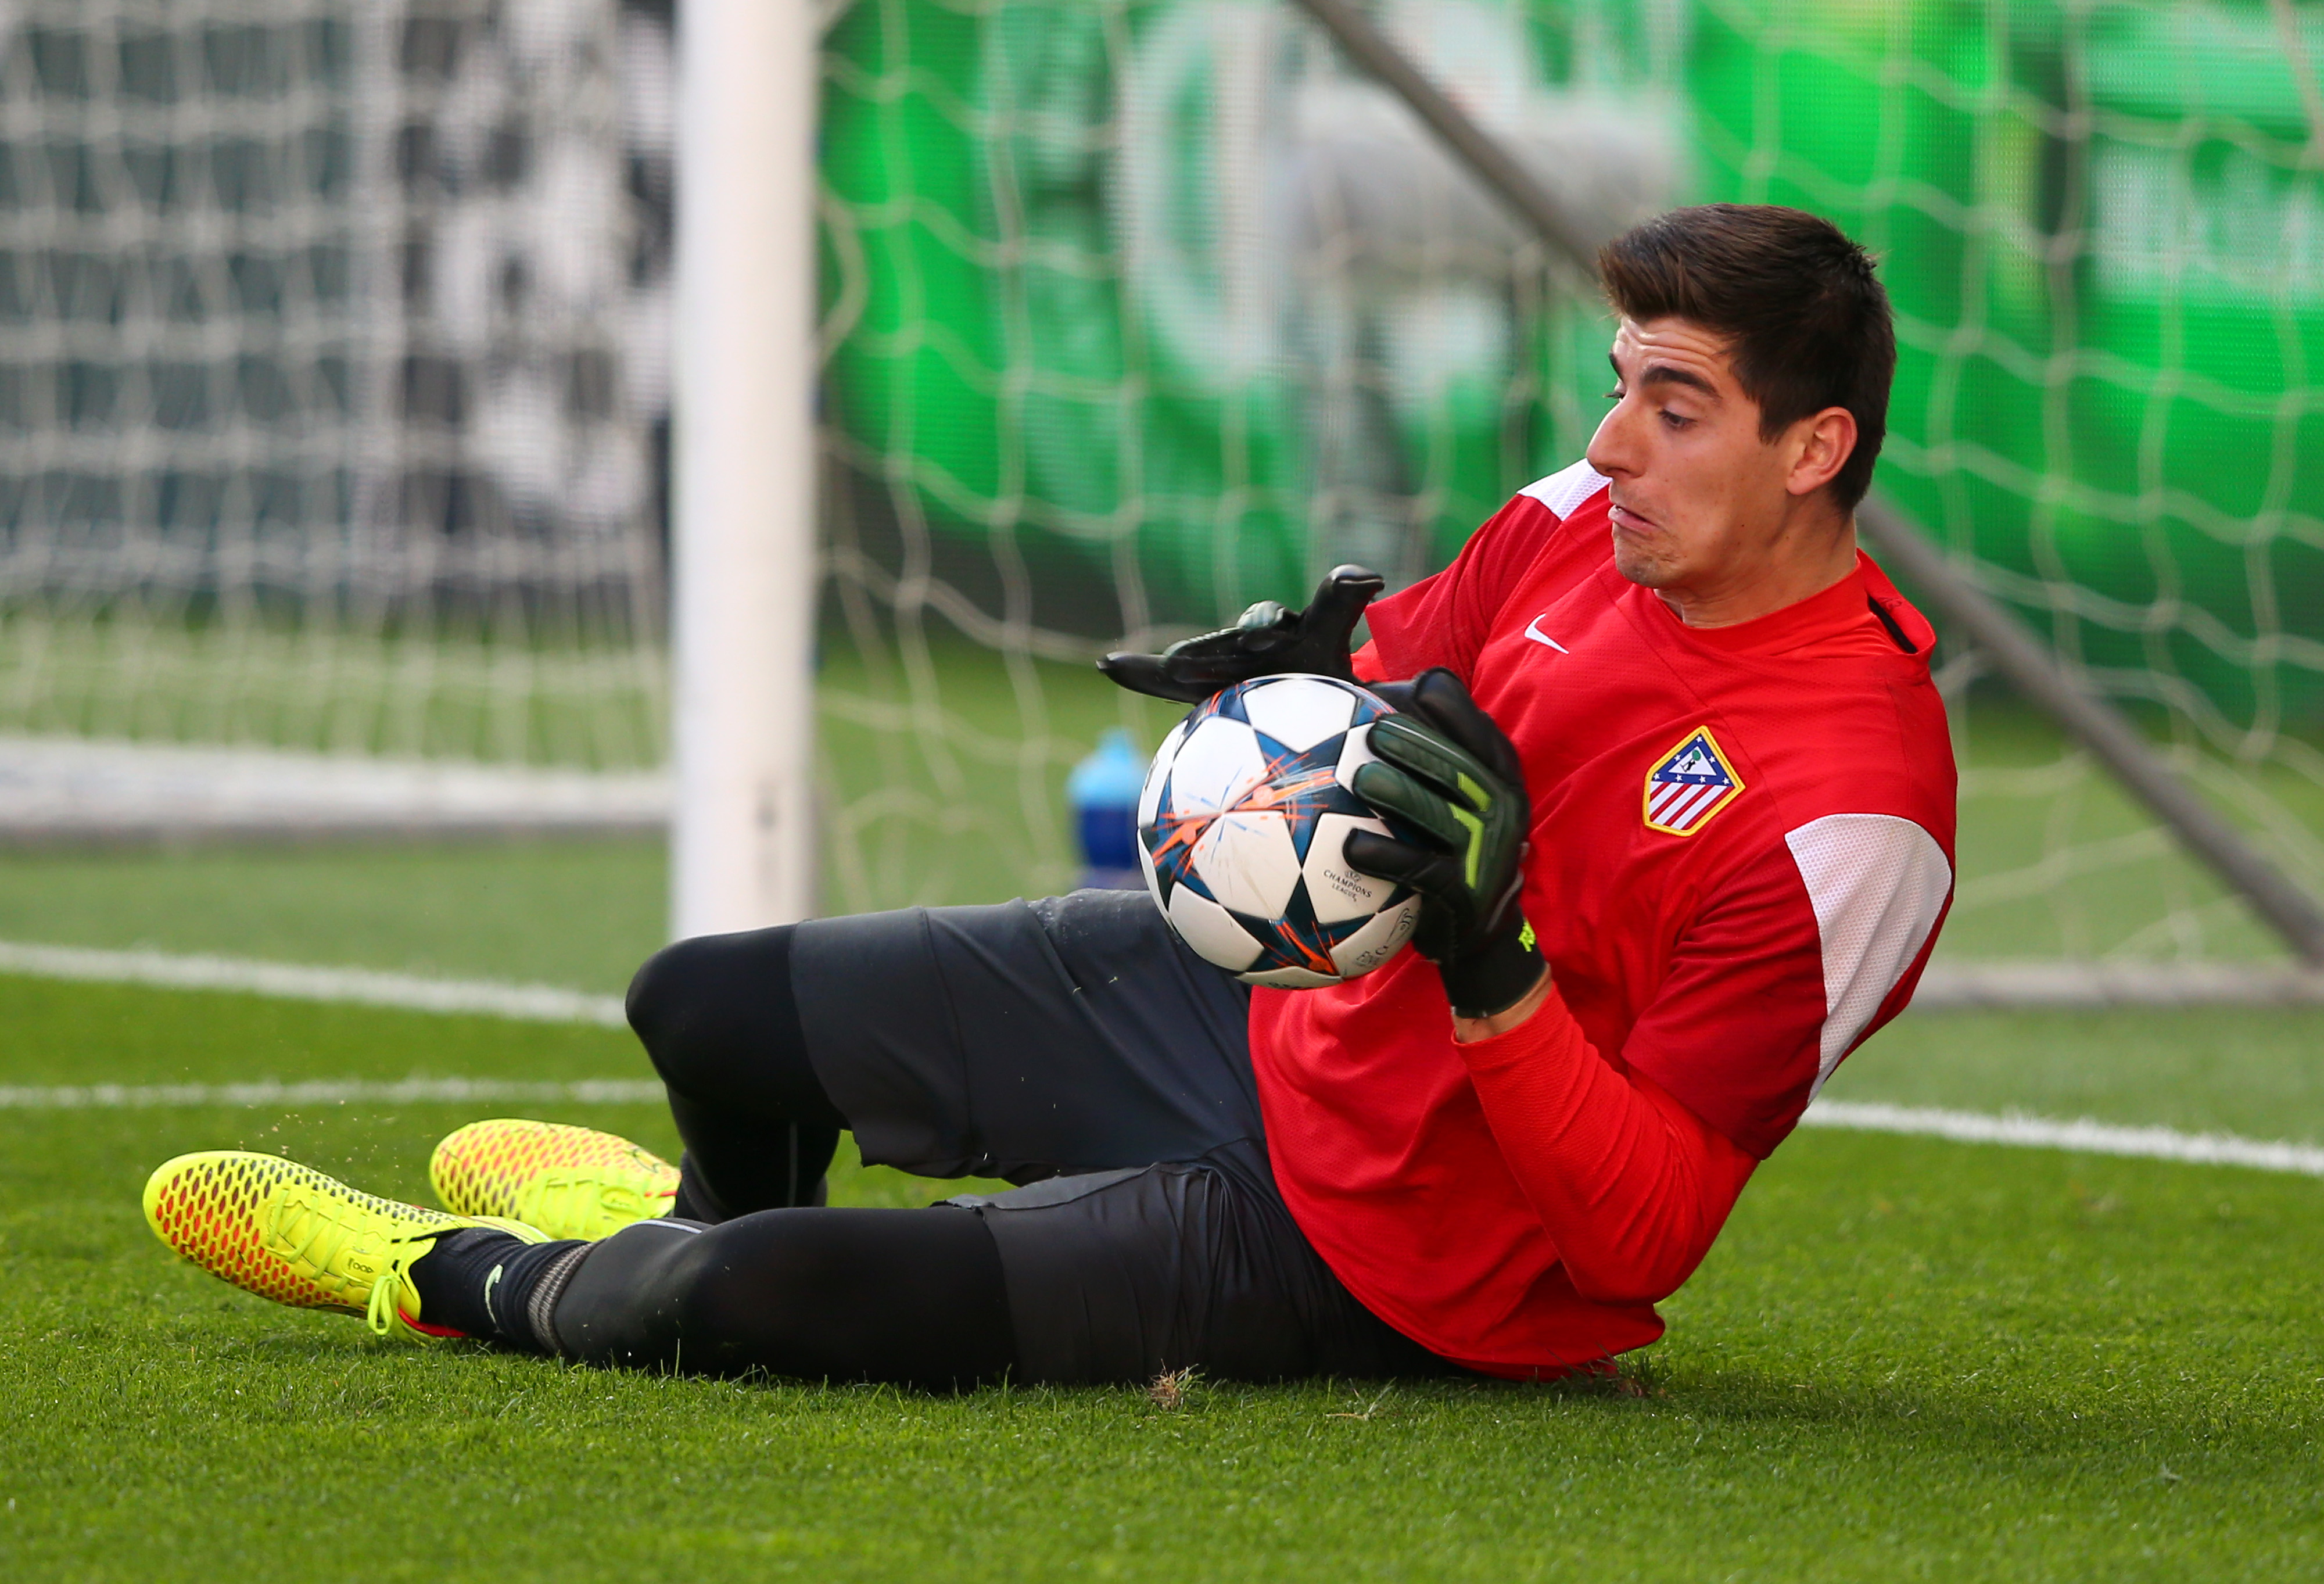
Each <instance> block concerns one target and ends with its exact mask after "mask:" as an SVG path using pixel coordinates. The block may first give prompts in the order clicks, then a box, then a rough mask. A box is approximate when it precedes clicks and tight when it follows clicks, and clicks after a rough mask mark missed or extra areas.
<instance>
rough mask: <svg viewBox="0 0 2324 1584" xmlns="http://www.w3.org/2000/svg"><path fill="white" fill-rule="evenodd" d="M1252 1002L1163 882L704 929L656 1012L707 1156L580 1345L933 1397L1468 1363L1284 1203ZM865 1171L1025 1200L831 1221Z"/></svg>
mask: <svg viewBox="0 0 2324 1584" xmlns="http://www.w3.org/2000/svg"><path fill="white" fill-rule="evenodd" d="M1248 997H1249V992H1248V991H1247V990H1244V989H1243V988H1242V987H1241V986H1240V985H1239V984H1237V983H1235V981H1232V980H1231V979H1230V978H1228V977H1227V976H1226V975H1224V974H1222V973H1220V972H1218V971H1217V970H1215V969H1213V968H1212V967H1210V966H1209V965H1208V964H1206V963H1204V962H1202V961H1201V960H1200V959H1198V958H1196V957H1194V955H1193V953H1190V952H1188V951H1187V950H1186V949H1185V946H1184V945H1183V944H1181V943H1180V942H1179V941H1178V940H1177V938H1176V935H1173V934H1172V933H1171V932H1170V930H1169V928H1168V926H1167V925H1166V924H1165V923H1164V922H1163V920H1162V919H1161V917H1160V915H1159V914H1158V913H1157V910H1156V909H1155V907H1154V906H1153V903H1152V902H1151V901H1150V900H1149V899H1148V898H1147V897H1145V896H1144V895H1143V894H1141V893H1124V892H1110V891H1084V892H1076V893H1074V895H1072V896H1068V897H1062V898H1050V899H1048V900H1046V901H1039V902H1033V903H1026V902H1021V901H1020V902H1010V903H1005V904H1001V905H1000V906H997V907H949V908H937V909H911V910H908V911H904V912H898V913H886V914H871V915H865V916H858V917H853V918H838V919H829V920H819V921H815V922H811V923H807V924H802V925H798V926H786V927H783V928H779V929H773V930H762V931H757V932H752V933H750V934H745V935H721V936H709V937H705V938H702V939H698V940H692V941H686V942H681V943H679V944H677V945H675V946H672V947H669V949H667V950H666V951H664V952H662V953H659V955H657V956H656V957H655V958H653V959H652V961H650V962H648V963H647V964H646V966H645V967H644V968H643V969H642V970H641V972H639V975H638V978H637V981H636V982H635V983H634V984H633V985H632V988H631V992H630V1016H631V1021H632V1025H633V1026H634V1027H636V1029H637V1031H638V1033H639V1036H640V1037H641V1039H642V1040H643V1042H644V1044H645V1045H646V1049H647V1051H648V1053H649V1054H650V1056H651V1057H652V1059H653V1062H654V1064H655V1066H656V1068H657V1069H658V1070H659V1073H661V1075H662V1078H663V1081H664V1082H665V1083H666V1084H667V1085H668V1086H669V1092H670V1101H671V1110H672V1112H673V1114H674V1116H675V1117H676V1119H677V1120H678V1129H679V1132H680V1134H681V1136H682V1137H684V1138H685V1140H686V1145H687V1156H686V1161H685V1165H684V1171H685V1187H684V1190H683V1191H682V1193H681V1197H680V1202H679V1210H680V1212H681V1219H679V1220H671V1221H663V1222H648V1223H645V1224H643V1225H641V1226H638V1227H633V1228H631V1229H627V1230H625V1231H623V1232H622V1233H621V1234H619V1235H618V1236H616V1237H614V1238H612V1239H607V1240H606V1241H605V1242H604V1243H602V1244H600V1245H598V1246H597V1247H596V1248H595V1249H594V1250H593V1251H592V1252H591V1254H590V1255H589V1257H587V1258H586V1260H585V1261H584V1262H583V1264H582V1266H581V1267H580V1269H579V1271H578V1273H577V1274H576V1275H575V1276H574V1278H573V1279H572V1282H571V1283H570V1285H568V1286H567V1289H566V1291H565V1294H564V1295H563V1297H562V1299H561V1300H560V1301H559V1303H558V1308H557V1311H556V1325H557V1329H558V1335H559V1337H560V1339H561V1340H563V1341H564V1343H565V1344H566V1346H567V1348H568V1349H569V1350H571V1351H573V1352H575V1353H576V1354H578V1355H580V1356H582V1357H585V1358H600V1359H604V1360H607V1361H618V1362H633V1363H667V1364H676V1365H679V1366H682V1367H687V1368H716V1369H730V1368H765V1369H770V1370H773V1371H776V1372H778V1373H785V1374H793V1375H805V1376H815V1377H844V1378H870V1379H897V1380H913V1381H920V1382H925V1383H929V1384H942V1383H945V1382H968V1381H974V1380H982V1379H988V1378H992V1377H998V1376H1000V1375H1001V1374H1004V1373H1007V1374H1010V1375H1011V1376H1013V1377H1014V1378H1017V1379H1019V1380H1023V1381H1053V1382H1094V1381H1128V1380H1145V1379H1150V1378H1151V1377H1153V1376H1155V1375H1156V1374H1157V1373H1159V1372H1162V1371H1166V1370H1172V1369H1177V1368H1185V1367H1194V1368H1200V1369H1202V1370H1203V1371H1204V1372H1205V1373H1207V1374H1210V1375H1212V1376H1213V1377H1220V1378H1233V1379H1273V1378H1281V1377H1290V1376H1300V1375H1316V1374H1331V1375H1345V1376H1383V1375H1403V1374H1415V1373H1432V1374H1433V1373H1442V1372H1443V1371H1445V1370H1447V1369H1449V1368H1452V1367H1451V1366H1449V1365H1447V1364H1446V1363H1444V1361H1443V1360H1441V1359H1439V1358H1435V1357H1434V1355H1431V1354H1429V1353H1428V1352H1426V1351H1425V1349H1421V1348H1420V1347H1419V1346H1418V1345H1417V1344H1416V1343H1414V1342H1412V1341H1410V1340H1407V1339H1406V1338H1405V1337H1403V1336H1401V1335H1400V1334H1398V1333H1397V1332H1396V1331H1393V1330H1391V1329H1390V1328H1389V1327H1388V1326H1387V1325H1385V1324H1384V1323H1382V1322H1380V1321H1379V1320H1378V1319H1376V1318H1375V1317H1374V1316H1373V1315H1372V1314H1371V1313H1370V1312H1369V1311H1367V1310H1365V1309H1364V1308H1363V1306H1362V1305H1361V1304H1360V1303H1358V1302H1357V1301H1356V1299H1355V1298H1354V1297H1353V1296H1352V1295H1351V1294H1349V1293H1348V1291H1347V1289H1346V1288H1345V1287H1343V1286H1342V1285H1341V1284H1340V1282H1339V1280H1338V1278H1337V1277H1335V1276H1334V1275H1333V1274H1332V1272H1331V1270H1330V1269H1329V1267H1328V1266H1325V1265H1324V1264H1323V1260H1322V1259H1321V1257H1318V1256H1317V1255H1316V1253H1315V1251H1314V1248H1312V1247H1311V1246H1310V1245H1309V1244H1308V1242H1307V1240H1306V1239H1305V1236H1304V1235H1303V1234H1302V1233H1301V1232H1300V1230H1299V1229H1298V1226H1297V1224H1296V1222H1295V1221H1294V1220H1293V1219H1292V1217H1291V1215H1290V1212H1289V1211H1288V1210H1287V1209H1286V1207H1285V1205H1284V1203H1283V1200H1282V1196H1281V1194H1280V1193H1278V1192H1277V1188H1276V1184H1275V1181H1274V1177H1273V1174H1272V1173H1271V1171H1270V1170H1269V1168H1268V1159H1267V1149H1266V1140H1265V1137H1264V1132H1263V1128H1262V1126H1261V1122H1260V1118H1259V1101H1258V1095H1257V1091H1256V1088H1255V1085H1254V1082H1253V1079H1252V1075H1251V1066H1250V1045H1249V1040H1248V1035H1247V1032H1246V1029H1247V1018H1248V1012H1249V999H1248ZM841 1128H847V1129H852V1130H853V1133H854V1134H855V1138H856V1143H857V1146H858V1147H859V1148H860V1149H861V1151H862V1155H863V1157H864V1159H865V1160H867V1161H870V1162H871V1163H874V1164H881V1165H895V1166H899V1167H902V1168H904V1169H906V1170H908V1171H912V1172H917V1173H920V1174H926V1175H930V1176H958V1175H964V1174H975V1175H981V1176H993V1177H1000V1178H1002V1179H1004V1180H1006V1181H1009V1182H1010V1183H1019V1184H1024V1185H1023V1186H1019V1187H1018V1188H1016V1189H1014V1190H1012V1191H1010V1192H1007V1193H993V1194H966V1195H961V1196H958V1197H956V1198H954V1199H953V1200H951V1201H948V1202H945V1204H943V1205H939V1206H936V1207H933V1208H931V1209H927V1210H919V1211H862V1210H829V1209H824V1208H820V1207H819V1192H818V1191H819V1183H820V1178H821V1176H822V1173H823V1170H824V1167H825V1165H827V1164H828V1162H829V1159H830V1155H831V1150H832V1147H833V1145H834V1144H835V1141H836V1138H837V1135H838V1131H839V1130H840V1129H841Z"/></svg>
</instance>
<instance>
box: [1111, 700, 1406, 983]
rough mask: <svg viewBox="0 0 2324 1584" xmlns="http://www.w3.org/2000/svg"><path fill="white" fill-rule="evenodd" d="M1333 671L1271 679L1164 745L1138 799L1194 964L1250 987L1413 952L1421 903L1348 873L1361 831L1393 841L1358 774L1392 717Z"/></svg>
mask: <svg viewBox="0 0 2324 1584" xmlns="http://www.w3.org/2000/svg"><path fill="white" fill-rule="evenodd" d="M1392 713H1393V712H1392V711H1391V710H1390V709H1389V708H1388V705H1386V704H1385V703H1383V702H1382V701H1381V700H1380V699H1379V697H1378V696H1376V695H1373V694H1370V693H1369V692H1366V691H1365V690H1364V689H1363V688H1361V687H1359V686H1356V685H1355V684H1353V683H1351V682H1342V681H1340V680H1338V679H1337V678H1335V677H1310V676H1300V675H1292V676H1282V677H1258V678H1255V679H1254V680H1252V681H1250V682H1244V683H1240V684H1238V685H1237V686H1233V687H1230V688H1228V689H1227V690H1226V691H1225V692H1223V693H1220V694H1216V695H1213V696H1212V697H1210V698H1209V699H1206V700H1205V701H1203V703H1202V704H1201V705H1197V706H1196V707H1195V709H1194V713H1193V714H1189V715H1188V716H1187V717H1186V718H1185V720H1184V721H1181V722H1180V723H1178V724H1177V725H1176V726H1175V727H1173V728H1171V731H1170V734H1169V736H1167V737H1166V738H1164V739H1163V740H1162V746H1161V748H1160V750H1159V751H1157V752H1156V754H1155V755H1154V768H1153V769H1149V770H1148V771H1147V773H1146V785H1145V787H1144V789H1143V791H1142V792H1141V793H1140V794H1139V800H1138V845H1139V856H1140V858H1141V859H1142V864H1141V867H1142V868H1143V869H1144V870H1145V871H1146V885H1147V889H1148V890H1150V891H1152V892H1153V894H1154V900H1155V901H1156V903H1157V904H1158V905H1159V906H1160V907H1161V909H1162V915H1163V916H1164V917H1166V918H1167V919H1168V920H1169V921H1170V926H1171V927H1172V928H1173V929H1175V930H1176V931H1177V932H1178V936H1179V938H1180V939H1181V940H1184V941H1185V943H1186V944H1188V945H1189V946H1191V947H1193V948H1194V953H1195V954H1196V955H1197V956H1200V957H1201V958H1203V960H1204V961H1205V962H1215V963H1216V964H1218V965H1219V966H1220V967H1221V968H1223V969H1226V970H1227V971H1228V972H1231V973H1232V974H1234V975H1235V976H1236V977H1237V978H1239V979H1240V980H1241V981H1243V982H1244V983H1246V984H1263V985H1273V986H1276V987H1277V988H1279V989H1284V990H1312V989H1314V987H1315V986H1317V985H1325V984H1337V983H1339V982H1340V981H1342V980H1343V979H1353V978H1354V977H1355V976H1356V975H1358V974H1360V973H1369V972H1371V971H1372V970H1373V969H1375V968H1378V967H1379V965H1380V964H1381V963H1383V962H1387V961H1388V959H1389V958H1390V957H1393V956H1395V955H1396V954H1397V953H1398V952H1399V951H1402V950H1403V949H1404V945H1405V943H1406V942H1407V941H1409V940H1410V939H1411V938H1412V931H1413V926H1415V925H1416V924H1417V923H1419V921H1420V898H1418V897H1416V896H1415V895H1414V894H1413V893H1412V892H1411V891H1410V890H1408V889H1406V888H1404V887H1402V886H1399V885H1397V884H1396V883H1395V882H1394V881H1392V880H1383V879H1374V878H1373V877H1372V876H1370V875H1368V874H1363V873H1361V872H1360V871H1358V870H1353V869H1351V868H1350V867H1349V866H1348V862H1347V860H1346V858H1345V856H1344V855H1343V854H1342V851H1341V849H1342V845H1343V844H1344V843H1346V841H1347V839H1348V833H1350V832H1351V831H1376V832H1378V833H1380V834H1381V835H1387V834H1388V833H1389V832H1388V824H1387V823H1386V822H1385V821H1383V820H1382V819H1381V818H1380V817H1379V815H1377V814H1374V813H1373V812H1372V809H1371V806H1370V805H1369V804H1367V803H1365V802H1364V800H1363V799H1362V798H1360V797H1357V796H1356V795H1355V792H1354V791H1353V789H1352V787H1351V778H1352V777H1353V776H1354V774H1355V771H1356V768H1357V767H1358V766H1359V765H1362V764H1365V763H1367V762H1369V760H1371V759H1372V758H1373V757H1374V755H1373V754H1372V751H1371V749H1370V747H1369V742H1368V738H1369V726H1370V724H1371V723H1372V722H1374V721H1376V720H1378V719H1379V717H1380V716H1382V715H1385V714H1392Z"/></svg>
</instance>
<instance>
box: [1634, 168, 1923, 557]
mask: <svg viewBox="0 0 2324 1584" xmlns="http://www.w3.org/2000/svg"><path fill="white" fill-rule="evenodd" d="M1598 276H1599V279H1600V281H1602V282H1603V283H1604V285H1605V289H1606V299H1607V300H1608V301H1609V302H1610V303H1611V304H1613V306H1614V309H1615V311H1616V312H1617V313H1619V314H1621V315H1622V316H1623V317H1624V318H1630V319H1636V320H1639V321H1642V322H1643V321H1645V320H1647V319H1660V318H1681V319H1687V320H1691V321H1692V322H1693V323H1695V324H1698V325H1701V326H1703V327H1706V328H1708V329H1711V330H1715V331H1717V332H1719V333H1720V334H1721V335H1723V336H1727V337H1728V339H1729V343H1730V345H1731V347H1732V355H1733V358H1734V363H1735V378H1736V381H1737V382H1738V383H1739V384H1740V385H1741V386H1742V387H1743V393H1744V394H1745V395H1747V396H1748V397H1750V398H1751V400H1752V401H1757V403H1758V404H1759V434H1760V437H1762V438H1764V439H1768V440H1772V439H1774V438H1775V437H1776V436H1777V435H1779V434H1781V433H1783V432H1784V429H1786V428H1789V427H1790V426H1791V425H1793V424H1795V423H1797V422H1798V421H1799V420H1800V419H1803V418H1805V417H1807V416H1808V415H1809V414H1810V413H1814V412H1821V411H1822V410H1824V409H1825V408H1827V407H1845V408H1846V409H1848V410H1849V413H1850V414H1851V415H1852V416H1853V417H1854V418H1855V419H1856V449H1855V450H1854V451H1852V452H1850V453H1849V458H1848V460H1847V461H1846V462H1844V463H1842V464H1841V465H1840V472H1839V473H1837V474H1834V475H1833V477H1832V480H1831V484H1830V486H1829V488H1830V489H1831V493H1832V495H1833V497H1834V499H1836V500H1837V501H1838V502H1840V509H1841V510H1842V511H1853V510H1855V508H1856V503H1857V502H1858V501H1861V500H1862V499H1864V492H1865V491H1866V490H1867V489H1868V488H1869V487H1870V486H1871V483H1872V464H1873V462H1874V461H1875V460H1876V459H1877V457H1878V456H1879V455H1880V441H1881V438H1882V437H1883V436H1885V435H1886V433H1887V429H1888V382H1889V381H1890V380H1891V379H1892V378H1893V377H1895V373H1896V327H1895V323H1894V321H1893V320H1892V319H1891V318H1890V316H1889V310H1888V293H1887V292H1886V290H1882V288H1881V285H1880V282H1879V281H1878V280H1877V278H1876V277H1875V276H1874V274H1873V266H1872V258H1871V255H1870V254H1868V253H1866V252H1865V251H1864V250H1863V249H1862V248H1860V247H1858V246H1857V245H1856V244H1854V243H1853V242H1850V241H1849V239H1848V236H1847V235H1846V233H1844V232H1842V231H1841V230H1840V227H1839V226H1835V225H1833V224H1832V223H1831V221H1829V220H1826V219H1823V218H1821V217H1820V216H1815V215H1811V214H1808V213H1807V212H1806V211H1804V210H1802V209H1785V208H1779V207H1776V206H1775V205H1773V204H1704V205H1701V207H1696V208H1691V209H1673V210H1671V211H1669V212H1668V213H1667V214H1663V215H1657V216H1655V217H1654V218H1653V219H1651V220H1648V221H1647V222H1646V224H1644V225H1643V226H1635V227H1633V228H1632V229H1630V230H1628V231H1626V232H1624V233H1623V234H1622V235H1619V236H1618V237H1616V238H1615V239H1614V240H1613V241H1611V242H1609V243H1608V244H1606V245H1605V246H1604V247H1603V248H1601V249H1600V250H1599V253H1598Z"/></svg>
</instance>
